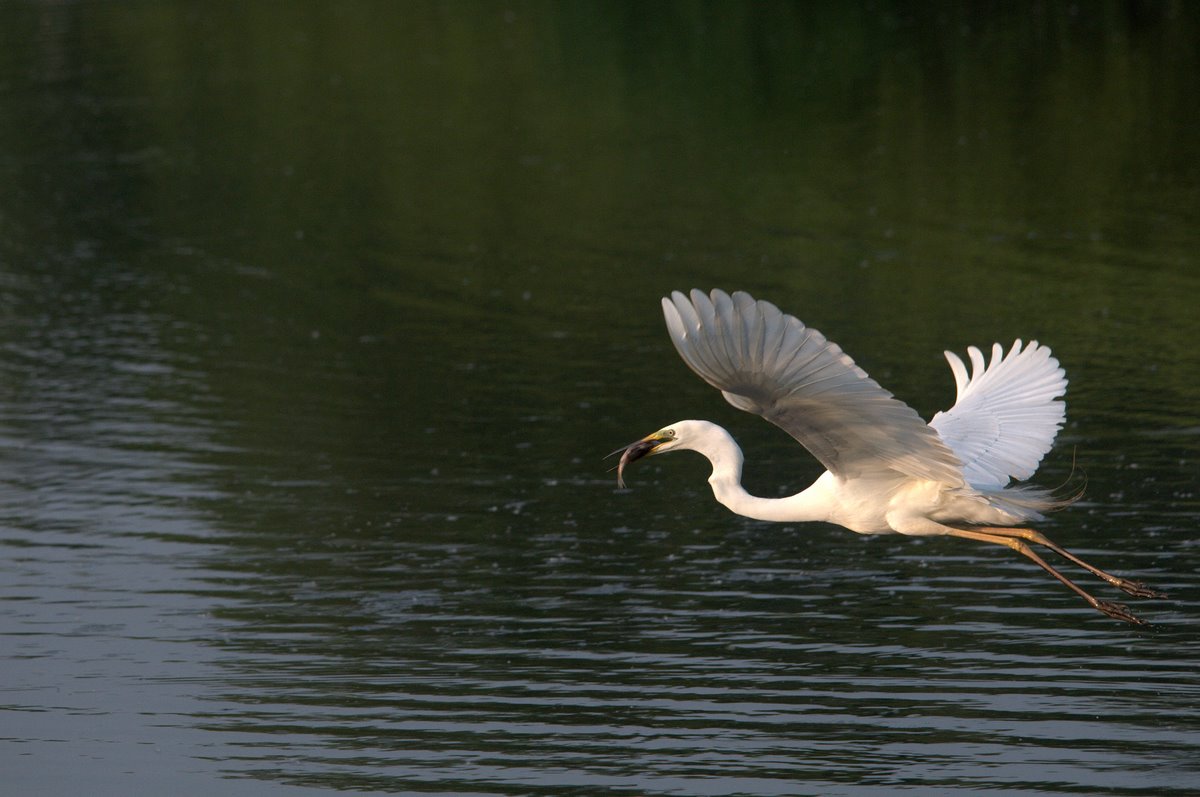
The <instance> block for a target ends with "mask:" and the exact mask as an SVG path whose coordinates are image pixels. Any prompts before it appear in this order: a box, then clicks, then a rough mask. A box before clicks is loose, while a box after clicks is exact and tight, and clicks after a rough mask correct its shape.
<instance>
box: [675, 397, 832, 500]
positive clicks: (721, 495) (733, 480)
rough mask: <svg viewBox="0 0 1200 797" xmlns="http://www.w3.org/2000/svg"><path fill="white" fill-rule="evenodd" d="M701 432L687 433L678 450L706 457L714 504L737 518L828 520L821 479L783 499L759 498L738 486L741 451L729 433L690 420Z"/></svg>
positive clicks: (740, 479) (828, 498) (712, 425)
mask: <svg viewBox="0 0 1200 797" xmlns="http://www.w3.org/2000/svg"><path fill="white" fill-rule="evenodd" d="M689 423H691V424H696V425H697V428H698V427H699V425H700V424H703V427H704V428H703V429H701V430H700V431H699V433H697V434H689V436H688V440H687V441H686V442H685V443H682V444H681V445H680V448H690V449H692V450H693V451H697V452H699V453H701V454H703V455H704V456H705V457H707V458H708V461H709V462H711V463H712V475H711V476H709V477H708V483H709V484H710V485H711V486H712V491H713V495H714V496H715V497H716V499H717V500H718V501H720V502H721V503H722V504H724V505H725V506H726V507H728V508H729V509H730V510H731V511H733V512H736V513H737V514H739V515H745V516H746V517H749V518H754V519H755V520H774V521H785V522H786V521H792V522H805V521H813V520H828V519H829V510H830V508H831V507H830V495H829V493H828V491H827V490H826V489H825V485H824V484H823V481H824V480H821V481H819V482H817V483H816V484H814V485H813V486H812V487H809V488H808V489H807V490H804V491H802V492H799V493H796V494H795V495H790V496H787V497H786V498H759V497H758V496H755V495H750V493H748V492H746V490H745V488H743V487H742V461H743V460H742V449H741V448H739V447H738V444H737V443H736V442H734V440H733V437H731V436H730V434H729V432H727V431H725V430H724V429H722V428H721V427H720V426H717V425H716V424H715V423H708V422H707V421H691V422H689Z"/></svg>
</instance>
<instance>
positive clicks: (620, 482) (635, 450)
mask: <svg viewBox="0 0 1200 797" xmlns="http://www.w3.org/2000/svg"><path fill="white" fill-rule="evenodd" d="M661 444H662V441H661V440H656V439H654V438H649V439H642V440H638V441H637V442H634V443H630V444H629V445H627V446H625V447H624V448H618V449H617V450H616V451H614V452H612V454H609V456H610V457H611V456H612V455H613V454H616V453H618V452H624V453H621V461H620V462H619V463H617V486H618V487H621V488H624V487H625V479H624V474H625V466H626V465H628V464H629V463H630V462H634V461H636V460H639V459H641V458H642V457H644V456H646V455H647V454H649V453H650V452H651V451H653V450H654V449H656V448H658V446H659V445H661Z"/></svg>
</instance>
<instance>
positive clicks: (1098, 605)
mask: <svg viewBox="0 0 1200 797" xmlns="http://www.w3.org/2000/svg"><path fill="white" fill-rule="evenodd" d="M946 533H947V534H949V535H951V536H954V537H962V538H964V539H968V540H978V541H980V542H990V543H994V544H996V545H1004V546H1006V547H1008V548H1012V549H1013V550H1014V551H1016V552H1017V553H1019V554H1022V555H1024V556H1027V557H1029V558H1030V559H1032V560H1033V561H1034V562H1035V563H1036V564H1037V565H1038V566H1039V567H1041V568H1042V569H1043V570H1045V571H1046V572H1047V573H1049V574H1050V575H1052V576H1054V577H1055V578H1057V579H1058V580H1059V581H1061V582H1062V583H1063V584H1065V585H1066V586H1067V587H1068V588H1070V589H1071V590H1073V591H1074V592H1075V593H1076V594H1077V595H1079V596H1080V597H1081V598H1083V599H1084V600H1085V601H1087V602H1088V605H1089V606H1091V607H1092V608H1093V609H1095V610H1097V611H1099V612H1102V613H1104V614H1107V615H1108V616H1109V617H1112V618H1113V619H1115V620H1124V621H1125V622H1127V623H1133V624H1134V625H1145V624H1146V623H1145V621H1144V620H1141V619H1139V618H1138V617H1136V616H1135V615H1134V614H1133V613H1132V612H1130V611H1129V609H1128V608H1127V607H1125V606H1122V605H1121V604H1119V603H1110V602H1109V601H1102V600H1098V599H1096V598H1094V597H1092V596H1091V595H1090V594H1088V593H1087V592H1085V591H1084V590H1083V588H1081V587H1080V586H1079V585H1078V584H1076V583H1075V582H1074V581H1072V580H1071V579H1069V578H1067V577H1066V576H1064V575H1063V574H1062V573H1060V572H1058V571H1057V570H1055V569H1054V568H1053V567H1051V566H1050V565H1049V564H1047V563H1046V560H1045V559H1043V558H1042V557H1040V556H1038V555H1037V554H1036V553H1035V552H1034V550H1033V549H1032V548H1030V547H1029V546H1028V545H1026V544H1025V541H1024V540H1022V539H1021V538H1019V537H1015V536H1011V535H1004V534H989V533H985V532H982V531H967V530H966V529H955V528H950V527H947V528H946Z"/></svg>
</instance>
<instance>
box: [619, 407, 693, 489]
mask: <svg viewBox="0 0 1200 797" xmlns="http://www.w3.org/2000/svg"><path fill="white" fill-rule="evenodd" d="M710 426H712V424H710V423H707V422H706V421H680V422H678V423H673V424H671V425H670V426H664V427H663V428H662V429H659V430H658V431H657V432H653V433H651V434H648V435H646V436H645V437H643V438H642V439H641V440H635V441H634V442H632V443H630V444H629V445H627V446H624V447H623V448H618V449H617V450H616V451H614V452H612V454H609V456H610V457H611V456H613V455H614V454H620V455H621V461H620V462H619V463H617V486H618V487H624V486H625V479H624V478H623V477H624V474H625V466H626V465H628V464H629V463H630V462H634V461H636V460H639V459H643V458H645V457H652V456H654V455H655V454H665V453H666V452H668V451H678V450H684V449H690V448H692V442H693V440H694V439H696V438H697V436H698V435H701V434H702V433H703V432H704V430H705V429H706V428H707V427H710Z"/></svg>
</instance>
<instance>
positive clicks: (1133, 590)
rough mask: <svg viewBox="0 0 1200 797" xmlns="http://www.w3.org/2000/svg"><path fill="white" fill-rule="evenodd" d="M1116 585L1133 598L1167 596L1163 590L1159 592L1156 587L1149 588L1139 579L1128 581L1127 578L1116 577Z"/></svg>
mask: <svg viewBox="0 0 1200 797" xmlns="http://www.w3.org/2000/svg"><path fill="white" fill-rule="evenodd" d="M1116 585H1117V586H1118V587H1120V588H1121V589H1122V590H1124V591H1125V592H1127V593H1129V594H1130V595H1132V596H1133V597H1135V598H1165V597H1167V595H1166V593H1165V592H1159V591H1158V590H1156V589H1151V588H1150V587H1147V586H1146V585H1145V584H1143V583H1142V582H1140V581H1130V580H1128V579H1124V578H1118V579H1117V581H1116Z"/></svg>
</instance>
